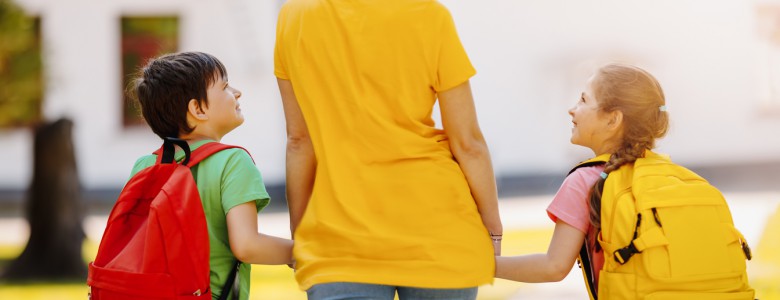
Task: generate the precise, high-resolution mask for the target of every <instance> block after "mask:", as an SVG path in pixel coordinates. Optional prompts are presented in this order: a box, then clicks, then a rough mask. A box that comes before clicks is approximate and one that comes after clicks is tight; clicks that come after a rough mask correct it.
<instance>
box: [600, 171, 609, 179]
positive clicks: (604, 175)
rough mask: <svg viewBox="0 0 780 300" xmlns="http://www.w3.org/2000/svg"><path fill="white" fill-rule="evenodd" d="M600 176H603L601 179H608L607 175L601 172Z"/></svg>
mask: <svg viewBox="0 0 780 300" xmlns="http://www.w3.org/2000/svg"><path fill="white" fill-rule="evenodd" d="M599 176H601V179H607V173H604V172H601V174H599Z"/></svg>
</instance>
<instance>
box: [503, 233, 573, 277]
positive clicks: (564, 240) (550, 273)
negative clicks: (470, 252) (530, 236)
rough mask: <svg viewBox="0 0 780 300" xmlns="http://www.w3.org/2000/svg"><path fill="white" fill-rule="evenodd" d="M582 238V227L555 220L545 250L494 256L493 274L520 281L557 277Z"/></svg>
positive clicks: (565, 270)
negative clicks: (551, 234)
mask: <svg viewBox="0 0 780 300" xmlns="http://www.w3.org/2000/svg"><path fill="white" fill-rule="evenodd" d="M584 240H585V234H584V233H583V232H582V231H580V230H579V229H577V228H574V227H572V226H571V225H569V224H566V223H564V222H562V221H558V222H557V223H556V224H555V231H554V232H553V237H552V240H551V241H550V246H549V248H547V253H545V254H541V253H539V254H529V255H520V256H504V257H501V256H497V257H496V277H497V278H503V279H509V280H514V281H521V282H552V281H561V280H562V279H563V278H565V277H566V275H568V274H569V271H571V268H572V265H574V261H575V260H576V259H577V255H579V252H580V249H581V248H582V243H583V241H584Z"/></svg>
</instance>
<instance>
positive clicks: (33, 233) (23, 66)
mask: <svg viewBox="0 0 780 300" xmlns="http://www.w3.org/2000/svg"><path fill="white" fill-rule="evenodd" d="M38 32H39V30H38V22H37V21H36V20H35V19H33V18H30V17H28V16H26V15H25V14H24V12H23V11H22V10H21V9H19V7H17V6H15V5H14V3H12V1H11V0H0V128H4V127H22V126H25V127H33V128H34V129H35V130H34V145H33V178H32V181H31V183H30V186H29V190H28V192H27V200H26V202H25V206H24V208H25V214H26V217H27V221H28V222H29V224H30V238H29V239H28V241H27V246H26V247H25V249H24V251H23V252H22V254H20V255H19V257H17V258H16V259H15V260H13V261H11V262H10V263H9V264H8V266H6V267H5V269H4V270H2V274H0V281H39V280H77V281H82V282H83V280H84V279H85V278H86V275H87V267H86V264H85V263H84V260H83V258H82V256H81V250H82V242H83V241H84V230H83V228H82V227H81V223H82V220H83V215H82V213H81V212H82V211H83V208H84V207H83V206H82V204H81V189H80V184H79V179H78V173H77V170H76V158H75V150H74V148H75V147H74V145H73V138H72V131H73V130H72V129H73V122H71V121H70V120H67V119H61V120H58V121H55V122H44V121H45V120H43V118H42V117H41V112H40V111H41V110H40V105H41V99H42V94H43V91H42V90H43V83H42V74H41V73H42V68H41V64H42V63H41V53H40V50H39V49H40V41H39V34H38Z"/></svg>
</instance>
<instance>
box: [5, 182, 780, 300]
mask: <svg viewBox="0 0 780 300" xmlns="http://www.w3.org/2000/svg"><path fill="white" fill-rule="evenodd" d="M551 197H552V196H551V195H542V196H527V197H514V198H505V199H501V201H500V203H499V206H500V209H501V218H502V221H503V223H504V230H505V232H506V233H508V232H518V231H520V232H522V231H532V230H533V231H540V230H542V233H543V234H546V235H551V234H552V228H553V224H552V222H551V221H550V220H549V218H548V217H547V214H546V212H545V208H546V207H547V204H548V203H549V201H550V199H551ZM726 199H727V200H728V202H729V206H730V208H731V212H732V215H733V217H734V223H735V224H736V227H737V228H738V229H740V230H741V231H742V233H743V234H744V235H745V238H746V239H747V240H748V241H749V242H750V245H751V246H752V248H753V249H754V254H756V258H755V259H754V260H753V261H751V262H750V263H749V264H748V265H749V271H750V274H751V283H752V282H753V281H754V279H756V280H759V279H760V280H761V282H780V278H764V277H766V276H775V277H777V276H778V274H780V270H778V269H777V268H779V267H780V266H778V265H777V264H776V263H780V251H775V250H780V249H774V248H773V249H766V248H768V247H777V245H776V244H777V239H780V228H769V229H767V222H768V221H769V220H770V218H773V216H774V218H773V220H776V219H778V217H780V216H775V215H776V214H777V213H778V212H780V191H778V192H754V193H750V192H741V193H726ZM288 220H289V219H288V216H287V214H286V213H265V212H261V213H260V215H259V217H258V223H259V226H260V231H261V232H263V233H266V234H271V235H276V236H280V237H288V238H289V235H290V234H289V230H288V228H289V225H288V224H289V221H288ZM105 224H106V216H105V215H98V216H89V217H87V218H86V219H85V222H84V228H85V231H86V233H87V237H88V238H89V239H91V240H93V241H99V240H100V238H101V236H102V233H103V227H104V226H105ZM778 224H780V223H778V222H774V223H773V225H772V226H773V227H777V225H778ZM765 229H767V230H768V231H771V234H764V233H765V232H764V231H765ZM28 232H29V229H28V226H27V223H26V222H25V221H24V219H22V218H18V217H17V218H0V245H14V244H16V245H23V244H24V243H25V241H26V239H27V236H28V234H29V233H28ZM767 233H769V232H767ZM762 235H764V236H763V240H762ZM511 237H512V236H511V235H509V236H507V237H505V248H504V253H505V254H510V255H516V254H524V253H528V252H518V250H515V249H507V247H506V246H509V245H513V244H523V241H514V240H506V239H509V238H511ZM530 242H533V243H535V244H536V245H535V248H533V249H538V251H544V250H545V249H546V244H547V243H548V242H549V236H542V237H540V238H536V239H535V240H534V241H529V243H530ZM754 270H757V271H760V272H759V273H758V274H756V275H758V276H759V277H761V276H763V277H762V278H753V277H752V276H753V275H754V273H756V272H754ZM761 296H762V295H761V294H758V295H757V297H758V298H762V297H761ZM499 298H504V299H586V298H587V293H586V292H585V289H584V287H583V281H582V275H581V273H580V270H579V269H578V268H577V267H576V266H575V267H574V268H573V269H572V272H571V273H570V274H569V276H567V277H566V279H564V280H563V281H561V282H554V283H542V284H525V283H516V282H510V281H505V280H496V282H495V284H494V285H493V286H485V287H482V288H481V289H480V299H499ZM762 299H766V297H763V298H762Z"/></svg>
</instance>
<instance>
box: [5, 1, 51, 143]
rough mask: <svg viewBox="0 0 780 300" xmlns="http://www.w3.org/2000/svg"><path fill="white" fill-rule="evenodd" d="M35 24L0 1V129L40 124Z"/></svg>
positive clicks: (40, 83)
mask: <svg viewBox="0 0 780 300" xmlns="http://www.w3.org/2000/svg"><path fill="white" fill-rule="evenodd" d="M39 40H40V39H39V34H38V22H37V21H36V19H34V18H31V17H29V16H27V15H26V14H25V13H24V12H23V11H22V10H21V9H20V8H19V7H18V6H16V5H15V4H14V3H13V2H12V1H10V0H0V128H3V127H9V126H24V125H32V124H35V123H37V122H38V121H40V119H41V117H40V111H41V99H43V97H42V95H43V78H42V77H43V76H42V67H41V65H42V63H41V51H40V41H39Z"/></svg>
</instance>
